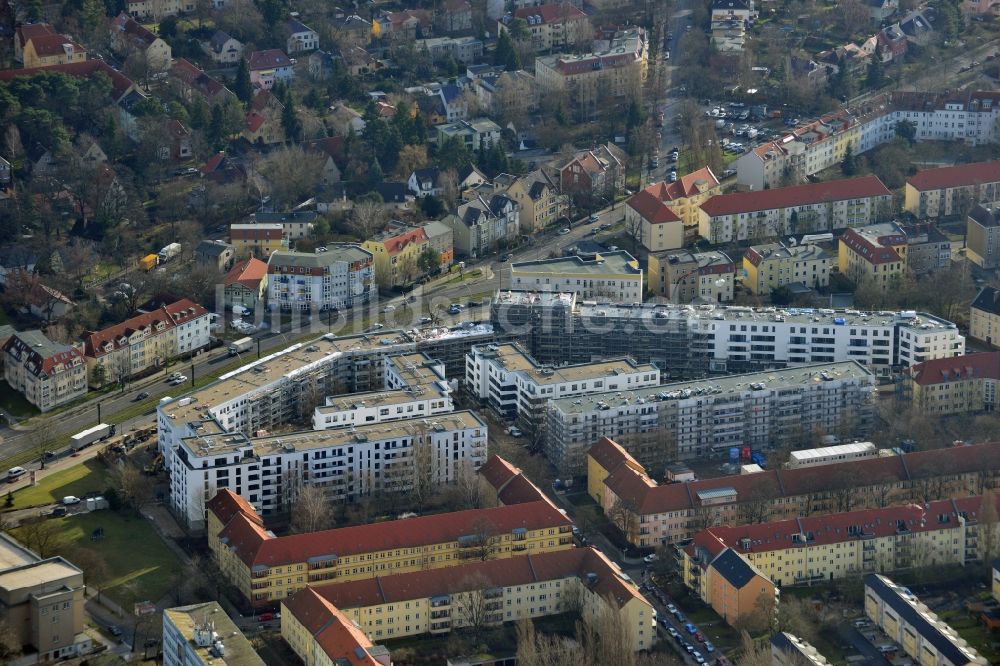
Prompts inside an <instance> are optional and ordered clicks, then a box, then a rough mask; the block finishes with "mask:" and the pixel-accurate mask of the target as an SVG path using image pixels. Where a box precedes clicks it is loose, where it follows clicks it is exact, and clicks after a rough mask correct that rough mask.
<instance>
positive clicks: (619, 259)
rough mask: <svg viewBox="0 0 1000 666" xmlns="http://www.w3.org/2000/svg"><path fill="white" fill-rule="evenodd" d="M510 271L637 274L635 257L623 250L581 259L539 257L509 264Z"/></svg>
mask: <svg viewBox="0 0 1000 666" xmlns="http://www.w3.org/2000/svg"><path fill="white" fill-rule="evenodd" d="M510 268H511V271H512V272H514V273H519V274H530V275H560V274H562V273H592V274H594V275H622V274H626V273H627V274H632V275H639V274H640V273H641V272H642V271H640V270H639V269H638V268H637V267H636V266H635V258H634V257H632V255H631V254H629V253H628V252H626V251H625V250H618V251H616V252H606V253H605V252H602V253H600V259H593V260H591V259H583V258H581V257H578V256H575V255H574V256H569V257H559V258H556V259H540V260H538V261H524V262H521V263H517V264H511V267H510Z"/></svg>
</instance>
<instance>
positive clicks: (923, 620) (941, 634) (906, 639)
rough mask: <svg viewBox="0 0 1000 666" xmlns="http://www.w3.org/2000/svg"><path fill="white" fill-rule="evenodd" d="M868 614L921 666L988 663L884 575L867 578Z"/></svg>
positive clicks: (955, 633)
mask: <svg viewBox="0 0 1000 666" xmlns="http://www.w3.org/2000/svg"><path fill="white" fill-rule="evenodd" d="M865 615H867V616H868V617H870V618H871V619H872V621H873V622H875V624H877V625H878V626H879V628H880V629H882V631H884V632H885V633H886V634H888V635H889V638H891V639H892V640H894V641H896V642H897V643H899V644H900V645H902V646H903V651H904V652H906V654H907V655H909V656H910V657H912V658H913V659H914V661H916V662H917V663H919V664H940V665H941V666H958V664H962V665H963V666H969V664H982V666H986V664H988V663H989V661H988V660H987V659H986V658H985V657H983V656H982V655H980V654H979V653H978V652H976V650H975V649H974V648H972V647H971V646H969V644H968V643H967V642H966V641H965V640H964V639H962V638H961V637H960V636H959V635H958V632H956V631H955V630H954V629H952V628H951V627H949V626H948V625H947V624H945V622H944V621H943V620H941V618H939V617H938V616H937V615H936V614H934V612H933V611H931V609H929V608H928V607H927V606H926V605H924V604H922V603H920V600H919V599H917V597H916V596H914V594H913V593H912V592H910V591H909V590H908V589H907V588H905V587H900V586H899V585H896V584H895V583H893V582H892V581H891V580H890V579H888V578H886V577H885V576H881V575H879V574H868V575H867V576H865Z"/></svg>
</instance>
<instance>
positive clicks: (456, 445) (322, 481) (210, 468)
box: [169, 411, 487, 528]
mask: <svg viewBox="0 0 1000 666" xmlns="http://www.w3.org/2000/svg"><path fill="white" fill-rule="evenodd" d="M486 434H487V428H486V424H485V423H484V422H483V421H482V420H481V419H480V418H479V417H478V416H476V415H475V414H474V413H472V412H467V411H466V412H452V413H450V414H440V415H437V416H433V417H418V418H410V419H404V420H400V421H387V422H383V423H372V424H368V425H361V426H357V427H354V428H337V429H330V430H321V431H312V430H309V431H305V432H295V433H282V434H280V435H269V436H264V437H254V438H251V437H247V436H246V435H243V434H242V433H220V434H210V435H200V436H195V437H187V438H184V439H182V440H181V441H180V443H179V445H178V446H176V447H174V448H173V449H172V450H171V451H170V452H169V454H170V456H171V458H172V460H171V462H170V503H171V508H172V509H173V510H174V512H175V513H176V514H177V515H178V516H179V517H181V518H182V519H183V520H185V521H186V522H187V523H188V524H189V525H191V526H193V527H196V528H197V527H200V526H202V525H203V524H204V521H205V504H206V503H207V502H208V500H209V499H210V498H212V497H214V496H215V493H216V492H217V491H218V490H219V489H221V488H229V489H230V490H232V491H233V492H235V493H236V494H238V495H240V496H242V497H243V498H245V499H246V500H247V501H249V502H250V503H251V504H252V505H253V506H254V508H255V509H257V510H258V511H259V512H261V514H262V515H265V516H266V515H270V514H273V513H277V512H280V511H283V510H287V508H288V507H289V506H290V505H291V504H292V503H294V501H295V499H296V497H297V494H298V491H299V489H300V488H301V487H303V486H304V485H305V484H309V485H315V486H320V487H322V488H323V489H324V490H325V491H326V492H327V493H328V494H329V495H330V496H331V497H335V498H337V499H341V500H353V499H355V498H357V497H361V496H366V495H370V494H372V493H382V492H406V491H407V490H409V489H411V488H412V487H413V485H414V483H416V482H417V481H418V480H419V479H420V478H421V477H422V476H425V477H426V481H427V482H429V483H431V484H433V485H441V484H446V483H450V482H452V481H454V480H455V478H456V475H457V474H459V472H460V470H462V469H463V467H464V466H468V468H469V469H473V470H474V469H478V468H479V467H480V466H481V465H482V464H483V463H484V462H486Z"/></svg>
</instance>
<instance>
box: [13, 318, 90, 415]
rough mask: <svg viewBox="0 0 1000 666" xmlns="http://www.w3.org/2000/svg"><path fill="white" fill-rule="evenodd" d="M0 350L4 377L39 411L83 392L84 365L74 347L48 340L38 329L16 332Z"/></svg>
mask: <svg viewBox="0 0 1000 666" xmlns="http://www.w3.org/2000/svg"><path fill="white" fill-rule="evenodd" d="M3 352H4V371H3V374H4V379H6V380H7V383H8V384H9V385H10V387H11V388H12V389H14V390H15V391H17V392H18V393H20V394H21V395H23V396H24V397H25V398H26V399H27V400H28V402H30V403H31V404H33V405H34V406H35V407H37V408H38V409H39V410H41V411H43V412H47V411H49V410H50V409H53V408H55V407H58V406H59V405H64V404H66V403H67V402H71V401H73V400H76V399H77V398H79V397H81V396H83V395H86V393H87V364H86V362H85V361H84V357H83V352H82V351H80V350H79V349H77V348H76V347H72V346H70V345H64V344H60V343H58V342H52V341H51V340H49V339H48V338H47V337H45V335H44V334H43V333H42V332H41V331H16V332H14V334H13V335H11V336H10V338H8V339H7V342H6V343H5V344H4V346H3Z"/></svg>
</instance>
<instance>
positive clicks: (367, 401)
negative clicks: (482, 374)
mask: <svg viewBox="0 0 1000 666" xmlns="http://www.w3.org/2000/svg"><path fill="white" fill-rule="evenodd" d="M442 377H443V374H442ZM454 409H455V405H454V403H453V402H452V399H451V387H450V386H449V385H448V383H447V382H445V381H441V382H440V383H439V382H432V383H431V384H430V385H427V386H414V387H412V388H405V389H399V390H390V391H368V392H365V393H352V394H350V395H335V396H327V398H326V403H325V404H323V405H320V406H319V407H317V408H316V410H315V411H314V412H313V420H312V423H313V430H326V429H327V428H348V427H351V428H353V427H356V426H359V425H364V424H366V423H382V422H383V421H398V420H400V419H412V418H418V417H426V416H435V415H437V414H447V413H448V412H450V411H453V410H454Z"/></svg>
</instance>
